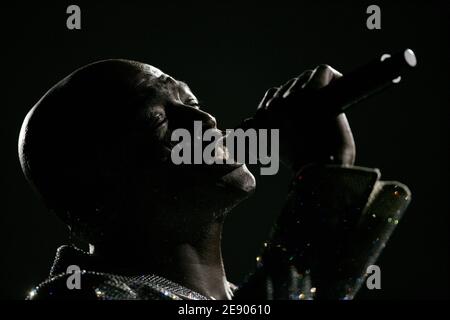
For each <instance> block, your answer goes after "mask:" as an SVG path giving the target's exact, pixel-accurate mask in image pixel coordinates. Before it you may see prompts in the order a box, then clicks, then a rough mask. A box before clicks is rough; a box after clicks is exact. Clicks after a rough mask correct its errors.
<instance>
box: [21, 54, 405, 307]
mask: <svg viewBox="0 0 450 320" xmlns="http://www.w3.org/2000/svg"><path fill="white" fill-rule="evenodd" d="M339 77H341V75H340V73H339V72H337V71H336V70H334V69H333V68H331V67H329V66H326V65H321V66H319V67H317V68H316V69H314V70H308V71H305V72H303V73H302V74H301V75H299V76H298V77H296V78H294V79H292V80H290V81H288V82H286V83H285V84H283V85H282V86H280V87H274V88H271V89H269V90H268V91H267V92H266V94H265V96H264V98H263V100H262V101H261V103H260V105H259V107H258V108H257V110H256V113H255V116H254V117H252V118H251V119H247V120H246V121H244V122H243V123H242V125H241V127H242V128H249V127H252V128H271V129H274V128H275V129H279V132H280V157H281V160H282V162H283V163H284V164H286V165H287V166H289V167H290V168H291V169H292V172H293V175H292V181H290V182H289V181H287V182H286V183H290V184H291V188H290V192H289V194H288V197H287V202H286V205H285V207H284V210H283V211H282V212H281V214H280V215H279V217H278V218H277V221H276V224H275V225H274V228H273V232H272V234H271V235H270V236H269V237H268V240H267V242H266V243H264V244H262V252H261V256H259V257H257V259H256V260H257V266H256V268H255V270H254V272H253V273H252V274H251V275H249V276H248V278H247V280H246V281H245V282H244V283H243V284H241V285H239V286H236V285H233V284H231V283H229V282H228V281H227V278H226V273H225V270H224V266H223V261H222V254H221V237H222V226H223V223H224V220H225V219H226V217H227V215H228V214H230V212H231V210H232V209H233V208H234V207H235V206H236V205H238V204H239V203H240V202H242V201H243V200H245V199H246V198H247V197H249V196H250V195H251V194H252V192H253V191H254V189H255V179H254V177H253V175H252V174H251V173H250V172H249V170H248V169H247V168H246V166H245V164H243V163H228V164H227V163H225V164H193V165H189V164H181V165H176V164H174V163H173V161H171V151H172V149H173V147H174V142H173V141H172V139H171V136H172V133H173V132H174V131H175V130H177V129H181V128H182V129H186V130H189V131H192V130H193V123H194V121H200V122H201V124H202V127H203V129H212V130H217V131H218V129H217V122H216V120H215V118H214V117H213V116H212V115H210V114H209V113H207V112H206V111H205V110H203V108H201V107H200V105H199V102H198V99H197V97H196V96H195V95H194V94H193V93H192V91H191V90H190V89H189V87H188V85H186V84H185V83H183V82H181V81H177V80H176V79H174V78H172V77H171V76H169V75H167V74H165V73H163V72H162V71H160V70H159V69H157V68H155V67H152V66H150V65H147V64H144V63H140V62H135V61H128V60H105V61H100V62H96V63H93V64H90V65H87V66H85V67H82V68H80V69H78V70H76V71H75V72H73V73H72V74H70V75H69V76H67V77H66V78H64V79H63V80H61V81H60V82H59V83H57V84H56V85H55V86H54V87H53V88H51V89H50V90H49V91H48V92H47V93H46V94H45V95H44V96H43V97H42V99H41V100H40V101H39V102H38V103H37V104H36V105H35V106H34V107H33V108H32V109H31V111H30V112H29V113H28V115H27V116H26V118H25V121H24V123H23V126H22V130H21V133H20V138H19V157H20V162H21V165H22V169H23V172H24V173H25V176H26V177H27V179H28V180H29V181H30V183H31V184H32V185H33V186H34V188H35V189H36V191H37V192H38V193H39V194H40V196H41V198H42V199H43V201H44V202H45V204H46V205H47V207H48V208H49V210H51V211H52V212H54V213H55V214H56V215H57V216H58V217H59V218H60V219H62V221H63V222H64V223H65V224H66V225H67V226H68V228H69V230H70V232H71V234H72V235H74V236H76V237H78V238H79V239H82V240H84V241H86V242H87V243H89V252H84V251H82V250H80V249H78V248H76V247H74V246H72V245H66V246H62V247H60V248H59V249H58V251H57V254H56V258H55V261H54V263H53V266H52V268H51V271H50V275H49V278H48V279H47V280H45V281H44V282H43V283H41V284H40V285H38V286H37V287H36V288H35V289H34V290H32V291H31V293H30V294H29V296H28V299H102V300H103V299H143V300H145V299H172V300H179V299H224V300H225V299H293V300H298V299H352V298H353V297H354V295H355V294H356V292H357V291H358V289H359V288H360V286H361V284H362V283H363V281H364V278H365V275H366V271H367V268H368V267H369V266H370V265H372V264H373V263H374V262H375V260H376V258H377V257H378V255H379V254H380V252H381V250H382V249H383V247H384V246H385V244H386V241H387V240H388V238H389V236H390V234H391V232H392V230H393V229H394V227H395V225H396V224H397V223H398V220H399V219H400V217H401V215H402V213H403V212H404V210H405V208H406V206H407V204H408V203H409V200H410V193H409V191H408V189H407V188H406V187H405V186H404V185H402V184H400V183H396V182H382V181H380V180H379V178H380V174H379V171H378V170H376V169H369V168H362V167H355V166H354V161H355V144H354V140H353V136H352V132H351V130H350V127H349V124H348V122H347V120H346V117H345V115H344V114H339V115H338V116H336V115H333V114H332V113H328V112H326V106H322V105H315V104H314V101H311V100H308V99H302V97H303V96H304V95H305V93H308V92H315V91H318V90H320V88H322V87H324V86H327V85H328V84H329V83H330V82H332V81H334V80H335V79H337V78H339ZM224 90H226V88H224ZM294 101H295V103H294ZM231 111H232V110H230V112H231ZM294 115H295V116H294ZM299 115H300V116H299ZM221 151H222V152H219V156H222V157H227V154H228V153H227V150H226V146H223V150H221ZM74 266H76V267H77V268H79V270H81V271H80V273H78V274H77V275H78V276H79V277H80V286H79V287H75V288H74V287H73V286H71V285H69V284H70V281H71V279H72V278H71V277H72V276H73V274H72V273H70V272H69V273H68V272H67V271H68V270H69V269H70V268H73V267H74Z"/></svg>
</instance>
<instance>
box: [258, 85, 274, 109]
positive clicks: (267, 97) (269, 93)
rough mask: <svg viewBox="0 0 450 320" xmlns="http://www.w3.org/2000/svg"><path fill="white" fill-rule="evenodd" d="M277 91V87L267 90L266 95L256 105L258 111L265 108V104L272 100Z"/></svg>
mask: <svg viewBox="0 0 450 320" xmlns="http://www.w3.org/2000/svg"><path fill="white" fill-rule="evenodd" d="M277 91H278V87H273V88H270V89H269V90H267V91H266V93H265V94H264V97H263V98H262V100H261V102H260V103H259V105H258V108H257V109H258V110H259V109H266V108H267V102H269V100H271V99H272V98H273V95H274V94H275V93H276V92H277Z"/></svg>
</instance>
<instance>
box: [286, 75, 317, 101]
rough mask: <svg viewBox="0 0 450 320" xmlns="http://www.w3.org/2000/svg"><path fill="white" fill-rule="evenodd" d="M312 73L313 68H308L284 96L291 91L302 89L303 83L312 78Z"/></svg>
mask: <svg viewBox="0 0 450 320" xmlns="http://www.w3.org/2000/svg"><path fill="white" fill-rule="evenodd" d="M312 73H313V70H306V71H304V72H303V73H302V74H301V75H299V76H298V77H297V78H296V80H295V81H294V82H293V83H292V84H291V86H290V87H289V88H288V90H287V91H286V92H284V93H283V98H286V97H287V96H288V95H289V94H290V93H291V92H294V91H296V90H298V89H301V88H302V87H303V85H304V84H305V83H306V82H307V81H308V80H309V79H310V78H311V75H312Z"/></svg>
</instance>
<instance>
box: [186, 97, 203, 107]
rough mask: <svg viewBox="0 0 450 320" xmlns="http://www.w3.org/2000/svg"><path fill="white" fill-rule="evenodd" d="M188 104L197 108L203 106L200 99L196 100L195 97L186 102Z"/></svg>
mask: <svg viewBox="0 0 450 320" xmlns="http://www.w3.org/2000/svg"><path fill="white" fill-rule="evenodd" d="M185 103H186V104H187V105H188V106H190V107H194V108H196V109H200V108H201V104H200V102H199V101H197V100H195V99H189V100H187V101H186V102H185Z"/></svg>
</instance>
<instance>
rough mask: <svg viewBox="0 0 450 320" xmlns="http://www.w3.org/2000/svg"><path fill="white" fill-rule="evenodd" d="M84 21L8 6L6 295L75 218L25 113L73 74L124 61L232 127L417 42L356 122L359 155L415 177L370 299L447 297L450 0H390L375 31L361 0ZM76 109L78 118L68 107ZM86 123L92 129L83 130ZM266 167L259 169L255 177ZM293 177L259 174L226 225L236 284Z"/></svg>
mask: <svg viewBox="0 0 450 320" xmlns="http://www.w3.org/2000/svg"><path fill="white" fill-rule="evenodd" d="M75 3H76V4H78V5H80V7H81V12H82V30H80V31H70V30H68V29H67V28H66V18H67V14H66V13H65V12H66V8H67V6H68V5H70V4H72V3H69V2H66V1H59V2H55V3H53V4H45V3H43V2H38V3H33V4H27V3H23V2H18V3H16V4H14V5H12V4H10V5H6V4H2V5H1V16H0V20H1V25H0V26H1V29H0V30H1V34H2V36H1V40H0V41H1V49H0V50H1V52H2V62H3V63H2V70H1V72H2V79H3V84H2V97H1V99H2V100H1V101H2V103H1V105H0V146H1V148H0V168H1V171H2V172H1V175H0V298H5V299H11V298H12V299H22V298H23V297H24V295H25V293H26V291H27V290H29V289H30V288H32V286H33V285H35V284H37V283H38V282H40V281H41V280H43V279H44V278H45V277H46V275H47V273H48V269H49V267H50V264H51V260H52V259H53V256H54V252H55V249H56V248H57V246H58V245H60V244H63V243H65V242H67V241H68V234H67V232H66V230H65V227H64V226H63V225H62V223H60V222H59V221H58V220H57V219H56V218H55V217H53V216H51V215H50V214H49V213H47V211H46V209H45V208H44V206H43V205H42V204H41V203H40V201H39V199H38V198H37V196H36V195H35V194H34V193H33V191H32V190H31V188H30V187H29V186H28V184H27V183H26V181H25V179H24V178H23V175H22V172H21V169H20V165H19V161H18V158H17V138H18V134H19V130H20V125H21V123H22V121H23V118H24V116H25V114H26V113H27V111H28V110H29V109H30V108H31V107H32V106H33V104H34V103H35V102H36V101H37V100H38V99H39V98H40V97H41V96H42V95H43V94H44V93H45V91H46V90H48V89H49V88H50V87H51V86H52V85H53V84H54V83H56V82H57V81H58V80H60V79H61V78H63V77H64V76H66V75H67V74H68V73H70V72H72V71H73V70H74V69H76V68H78V67H80V66H82V65H84V64H86V63H89V62H92V61H95V60H99V59H105V58H127V59H134V60H139V61H143V62H146V63H149V64H152V65H155V66H157V67H159V68H161V69H162V70H163V71H165V72H166V73H168V74H170V75H172V76H174V77H175V78H178V79H181V80H184V81H186V82H187V83H188V84H189V85H190V86H191V88H192V89H193V90H194V93H195V94H196V95H197V96H198V97H200V99H201V100H202V102H203V104H204V105H205V106H206V110H207V111H209V112H210V113H212V114H213V115H215V116H216V118H217V119H218V121H219V126H220V127H221V128H232V127H234V125H235V124H237V123H238V122H239V121H240V120H241V119H242V118H243V117H246V116H249V115H251V114H252V112H253V110H254V109H255V108H256V106H257V104H258V102H259V100H260V98H261V97H262V95H263V93H264V91H265V90H266V89H267V88H269V87H271V86H274V85H279V84H281V83H283V82H285V81H286V80H288V79H289V78H291V77H294V76H296V75H298V74H299V73H300V72H301V71H303V70H305V69H308V68H312V67H314V66H316V65H317V64H320V63H327V64H330V65H332V66H334V67H335V68H336V69H338V70H340V71H342V72H343V73H345V71H349V70H351V69H353V68H354V67H355V66H358V65H360V64H363V63H365V62H366V61H369V60H371V59H372V58H375V57H376V56H377V55H379V54H382V53H386V52H395V51H397V50H399V49H402V48H405V47H411V48H412V49H414V51H415V52H416V54H417V56H418V60H419V65H418V68H417V70H416V71H415V72H414V73H413V74H411V76H410V77H409V78H408V79H405V80H406V81H404V83H401V84H400V85H398V86H397V87H396V88H392V89H390V90H388V91H386V92H385V93H383V94H382V95H379V96H376V97H374V98H372V99H370V100H369V101H365V102H363V103H361V104H360V105H359V106H358V107H357V108H354V109H352V110H350V111H349V113H348V117H349V120H350V122H351V125H352V128H353V130H354V134H355V138H356V142H357V152H358V154H357V164H358V165H362V166H368V167H378V168H380V169H381V170H382V174H383V178H384V179H387V180H390V179H393V180H399V181H401V182H403V183H406V184H407V185H408V186H409V187H410V188H411V190H412V192H413V202H412V204H411V207H410V209H409V210H408V211H407V213H406V215H405V217H404V219H403V220H402V221H401V223H400V224H399V226H398V228H397V230H396V232H395V233H394V235H393V237H392V239H391V241H390V243H389V244H388V247H387V249H386V250H385V252H384V253H383V255H382V257H381V259H380V260H379V262H378V264H379V265H380V266H381V269H382V290H379V291H368V290H364V289H363V290H362V292H361V294H360V296H359V297H360V298H366V299H378V298H383V299H391V298H392V299H406V298H444V297H445V298H448V297H449V291H450V290H449V287H450V286H449V270H450V268H449V233H448V231H449V230H448V229H449V204H448V201H447V197H448V196H449V187H448V184H447V181H448V179H449V170H448V164H449V153H448V151H449V150H448V145H449V144H448V142H449V141H448V137H449V134H448V131H449V130H448V126H449V123H448V119H449V117H448V107H449V93H448V92H449V87H448V85H449V81H448V78H449V57H450V56H449V53H450V52H449V34H450V33H449V17H450V15H449V6H448V5H447V4H445V1H443V2H442V3H441V2H433V1H420V2H419V1H414V2H411V1H395V2H394V1H390V2H387V1H386V2H380V1H377V2H374V3H375V4H378V5H380V7H381V13H382V17H381V18H382V29H381V30H372V31H371V30H368V29H367V28H366V18H367V16H368V15H367V14H366V8H367V6H368V5H369V4H372V3H368V2H364V1H358V2H357V1H352V2H350V1H339V2H337V1H331V0H330V1H314V2H312V1H295V2H283V1H276V2H275V3H272V4H270V5H266V4H262V3H261V2H243V1H241V2H234V3H232V2H228V1H210V2H209V4H195V5H193V4H187V3H185V4H182V5H180V4H176V3H173V2H169V1H167V2H166V3H164V4H161V3H159V4H156V2H154V1H145V2H144V1H142V2H138V1H121V2H119V1H115V2H111V1H108V2H106V1H104V2H101V1H98V2H95V3H93V1H91V2H90V3H81V2H75ZM67 116H68V117H69V116H70V110H68V113H67ZM80 130H83V128H82V126H81V125H80ZM255 173H257V172H255ZM288 181H289V172H288V171H287V170H286V169H285V168H282V170H281V171H280V173H279V174H278V175H277V176H263V177H261V176H259V175H257V183H258V189H257V192H256V194H255V196H254V197H253V198H251V199H249V200H248V201H247V202H245V203H243V204H242V205H241V206H240V207H238V208H237V209H235V211H234V212H233V214H232V215H231V216H230V218H229V220H228V222H227V224H226V229H225V234H224V247H223V249H224V258H225V264H226V268H227V273H228V278H229V280H230V281H233V282H236V283H239V281H241V280H242V279H243V277H244V276H245V274H246V273H248V272H249V271H250V270H251V268H252V266H253V264H254V258H255V255H256V254H257V252H258V248H259V246H260V245H261V242H262V241H263V240H264V239H265V237H266V236H267V232H268V230H269V229H270V225H271V223H272V221H273V219H274V217H275V216H276V214H277V213H278V212H279V210H280V208H281V206H282V204H283V200H284V197H285V195H286V190H287V185H288Z"/></svg>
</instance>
